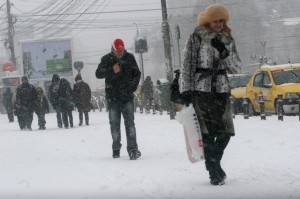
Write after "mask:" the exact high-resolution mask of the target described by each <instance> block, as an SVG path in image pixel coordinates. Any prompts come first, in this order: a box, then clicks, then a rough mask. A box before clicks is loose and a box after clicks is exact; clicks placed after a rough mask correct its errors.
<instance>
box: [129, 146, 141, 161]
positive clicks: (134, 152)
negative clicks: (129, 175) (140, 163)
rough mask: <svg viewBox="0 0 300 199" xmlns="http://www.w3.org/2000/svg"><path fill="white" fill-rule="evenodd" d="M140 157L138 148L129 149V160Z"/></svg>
mask: <svg viewBox="0 0 300 199" xmlns="http://www.w3.org/2000/svg"><path fill="white" fill-rule="evenodd" d="M139 157H141V152H140V151H139V150H136V149H135V150H131V151H129V158H130V160H136V159H138V158H139Z"/></svg>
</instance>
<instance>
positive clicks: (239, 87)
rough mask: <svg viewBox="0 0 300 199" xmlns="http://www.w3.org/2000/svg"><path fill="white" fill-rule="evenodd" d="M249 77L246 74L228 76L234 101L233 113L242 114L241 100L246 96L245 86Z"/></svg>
mask: <svg viewBox="0 0 300 199" xmlns="http://www.w3.org/2000/svg"><path fill="white" fill-rule="evenodd" d="M250 78H251V76H250V75H248V74H229V75H228V80H229V86H230V89H231V96H232V97H233V99H234V112H235V114H237V113H242V112H243V106H242V104H243V99H244V97H245V96H246V86H247V84H248V82H249V80H250Z"/></svg>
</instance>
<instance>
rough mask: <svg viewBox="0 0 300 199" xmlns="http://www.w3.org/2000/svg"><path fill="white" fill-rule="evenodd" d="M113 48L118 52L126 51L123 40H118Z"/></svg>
mask: <svg viewBox="0 0 300 199" xmlns="http://www.w3.org/2000/svg"><path fill="white" fill-rule="evenodd" d="M112 46H113V48H114V49H115V50H116V51H121V50H125V45H124V42H123V40H122V39H116V40H115V41H114V43H113V45H112Z"/></svg>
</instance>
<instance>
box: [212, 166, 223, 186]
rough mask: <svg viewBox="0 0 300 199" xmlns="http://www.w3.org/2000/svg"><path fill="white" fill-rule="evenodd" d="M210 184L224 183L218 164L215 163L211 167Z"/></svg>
mask: <svg viewBox="0 0 300 199" xmlns="http://www.w3.org/2000/svg"><path fill="white" fill-rule="evenodd" d="M209 178H210V184H212V185H223V184H225V182H224V180H223V179H222V178H221V177H220V175H219V173H218V168H217V164H216V163H213V164H212V165H211V167H210V169H209Z"/></svg>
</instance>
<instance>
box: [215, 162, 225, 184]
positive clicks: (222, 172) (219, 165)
mask: <svg viewBox="0 0 300 199" xmlns="http://www.w3.org/2000/svg"><path fill="white" fill-rule="evenodd" d="M217 171H218V174H219V176H220V178H221V179H222V180H225V179H226V178H227V175H226V173H225V171H224V170H223V169H222V167H221V164H220V162H218V163H217Z"/></svg>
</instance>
